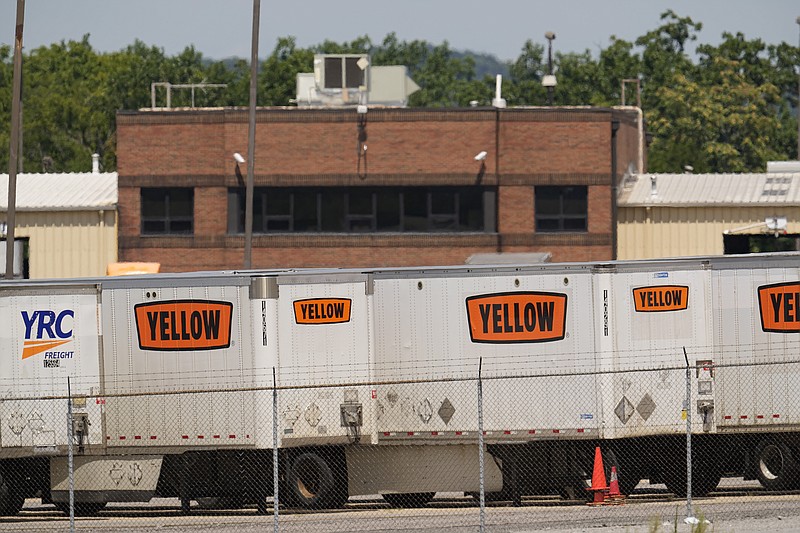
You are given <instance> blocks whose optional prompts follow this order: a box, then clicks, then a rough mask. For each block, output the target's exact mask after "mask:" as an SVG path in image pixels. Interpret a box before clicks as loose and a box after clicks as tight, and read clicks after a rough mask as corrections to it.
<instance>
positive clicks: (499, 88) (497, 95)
mask: <svg viewBox="0 0 800 533" xmlns="http://www.w3.org/2000/svg"><path fill="white" fill-rule="evenodd" d="M502 92H503V75H502V74H498V75H497V79H496V81H495V85H494V100H492V105H493V106H494V107H497V108H501V109H502V108H504V107H505V106H506V101H505V99H504V98H503V97H502Z"/></svg>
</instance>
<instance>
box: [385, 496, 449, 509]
mask: <svg viewBox="0 0 800 533" xmlns="http://www.w3.org/2000/svg"><path fill="white" fill-rule="evenodd" d="M435 494H436V493H435V492H410V493H405V494H381V496H383V499H384V500H386V503H388V504H389V505H391V506H392V507H398V508H400V509H411V508H414V507H425V504H427V503H428V502H429V501H431V500H432V499H433V497H434V496H435Z"/></svg>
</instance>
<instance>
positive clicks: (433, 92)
mask: <svg viewBox="0 0 800 533" xmlns="http://www.w3.org/2000/svg"><path fill="white" fill-rule="evenodd" d="M701 29H702V24H701V23H699V22H695V21H693V20H692V19H691V18H689V17H680V16H678V15H677V14H676V13H675V12H673V11H671V10H668V11H666V12H665V13H664V14H663V15H662V17H661V23H660V25H659V26H658V27H657V28H655V29H653V30H650V31H647V32H645V33H644V34H643V35H642V36H641V37H639V38H637V39H636V40H635V41H633V42H627V41H624V40H621V39H618V38H617V37H615V36H611V37H610V40H609V44H608V46H607V47H605V48H602V49H601V50H600V51H599V54H597V55H596V56H595V55H593V54H592V53H590V52H589V51H588V50H586V51H584V52H580V53H573V52H570V53H563V52H560V51H558V50H557V49H556V50H555V51H554V65H553V67H554V73H555V74H556V76H557V79H558V85H557V86H556V88H555V89H554V103H555V104H556V105H565V106H584V105H586V106H602V107H610V106H614V105H618V104H620V103H621V91H622V83H623V80H639V82H640V84H641V101H642V109H643V111H644V115H645V119H646V121H647V130H648V132H649V133H651V134H653V142H652V144H651V145H650V149H649V153H648V162H649V170H650V171H654V172H680V171H682V169H683V167H684V166H685V165H692V166H693V167H694V168H695V170H696V171H698V172H748V171H763V169H764V167H765V164H766V161H768V160H782V159H789V158H794V157H795V153H796V152H795V150H796V146H797V118H796V112H797V109H798V96H797V72H796V68H797V65H798V64H800V48H798V47H795V46H792V45H789V44H787V43H781V44H779V45H770V46H766V45H765V44H764V43H763V42H762V41H761V40H759V39H754V40H748V39H746V38H745V36H744V35H742V34H740V33H737V34H730V33H724V34H723V35H722V41H721V43H720V44H719V45H717V46H711V45H701V46H698V47H697V54H696V58H697V59H696V60H695V61H693V60H692V59H691V58H690V57H689V56H688V55H687V53H686V48H687V45H688V44H689V43H691V42H692V41H694V40H696V38H697V33H698V32H699V31H700V30H701ZM316 53H336V54H344V53H365V54H369V55H370V56H371V60H372V63H373V64H374V65H406V66H407V67H408V69H409V75H410V76H411V77H412V79H414V81H415V82H416V83H417V84H418V85H419V86H420V87H421V89H420V91H418V92H417V93H415V94H413V95H412V96H411V98H410V103H409V104H410V105H411V106H417V107H453V106H458V107H463V106H468V105H470V103H471V102H473V101H475V102H478V105H482V106H487V105H490V104H491V100H492V98H493V96H494V85H495V74H503V97H504V98H505V99H506V100H507V101H508V104H509V106H524V105H533V106H543V105H547V92H546V90H545V88H544V87H542V78H543V76H544V75H545V74H547V68H548V67H547V58H546V50H545V46H544V44H543V43H534V42H533V41H530V40H529V41H527V42H526V43H524V45H523V46H522V48H521V49H520V53H519V56H518V57H517V58H516V59H515V60H514V61H511V62H508V63H502V62H499V61H497V59H496V58H494V57H493V56H491V55H487V54H475V53H471V52H458V51H454V50H452V49H451V48H450V45H449V44H448V43H447V42H446V41H445V42H443V43H441V44H438V45H437V44H431V43H429V42H427V41H423V40H412V41H402V40H400V39H399V38H398V37H397V35H396V34H394V33H390V34H388V35H387V36H386V37H385V38H384V39H383V41H382V42H380V43H379V44H377V43H374V42H373V41H372V40H371V39H370V38H369V37H368V36H366V35H364V36H361V37H357V38H356V39H354V40H353V41H351V42H343V43H336V42H332V41H328V40H326V41H323V42H322V43H320V44H318V45H315V46H312V47H309V48H300V47H298V46H297V43H296V40H295V38H294V37H281V38H279V39H278V40H277V42H276V43H275V46H274V48H273V50H272V51H271V53H270V54H269V56H268V57H267V58H265V59H263V60H262V61H261V64H260V65H259V74H258V80H259V82H258V93H257V103H258V105H259V106H286V105H291V101H292V99H294V98H295V91H296V77H297V74H298V73H300V72H312V71H313V57H314V54H316ZM12 63H13V50H12V49H11V48H10V47H9V46H7V45H4V46H0V146H8V143H9V135H10V132H9V129H10V128H9V126H10V122H11V121H10V118H11V87H12V71H13V64H12ZM23 64H24V66H23V72H24V79H25V84H24V85H25V86H24V91H23V102H24V119H23V126H24V128H23V129H24V142H23V157H24V165H25V170H26V171H28V172H36V171H42V170H45V167H47V169H48V170H52V171H82V170H86V169H87V168H88V166H89V162H90V154H91V153H93V152H97V153H99V154H100V155H101V161H102V163H103V167H104V169H105V170H113V169H114V168H115V167H116V154H115V144H116V143H115V120H116V113H117V112H118V111H119V110H130V109H139V108H143V107H149V106H150V105H151V83H153V82H170V83H172V84H189V83H201V82H206V83H215V84H226V87H225V88H224V89H213V88H209V89H206V90H200V89H196V90H195V91H194V105H195V106H197V107H207V106H246V105H248V102H249V85H250V65H249V61H248V60H246V59H238V58H229V59H226V60H224V61H212V60H209V59H206V58H204V57H203V55H202V54H201V53H200V52H198V51H197V50H195V49H194V47H191V46H189V47H187V48H185V49H184V50H183V51H182V52H180V53H178V54H177V55H174V56H167V55H165V54H164V51H163V49H161V48H159V47H156V46H149V45H146V44H145V43H143V42H141V41H138V40H137V41H135V42H134V43H133V44H131V45H129V46H128V47H126V48H124V49H122V50H120V51H117V52H111V53H97V52H96V51H95V50H93V49H92V47H91V45H90V44H89V38H88V36H85V37H84V38H83V39H81V40H79V41H68V42H63V41H62V42H60V43H57V44H53V45H50V46H43V47H39V48H36V49H33V50H30V51H27V52H26V53H25V54H24V62H23ZM625 88H626V101H627V104H628V105H631V104H635V102H636V94H635V85H633V84H628V85H626V87H625ZM165 101H166V94H165V90H164V89H163V88H157V90H156V105H157V106H163V105H165V103H166V102H165ZM192 103H193V101H192V93H191V92H190V91H189V90H173V91H172V102H171V104H172V106H173V107H180V106H190V105H192ZM50 162H52V163H50ZM45 163H47V165H45ZM7 166H8V150H5V149H0V168H3V171H5V170H6V168H7Z"/></svg>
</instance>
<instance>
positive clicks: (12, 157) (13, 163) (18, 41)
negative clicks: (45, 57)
mask: <svg viewBox="0 0 800 533" xmlns="http://www.w3.org/2000/svg"><path fill="white" fill-rule="evenodd" d="M24 20H25V0H17V24H16V26H15V29H14V82H13V85H14V88H13V90H12V96H11V139H10V140H9V151H8V213H7V220H6V224H7V230H6V279H14V225H15V223H16V220H15V219H16V204H17V158H18V157H19V153H18V151H19V144H20V142H19V123H20V105H21V104H22V27H23V25H24Z"/></svg>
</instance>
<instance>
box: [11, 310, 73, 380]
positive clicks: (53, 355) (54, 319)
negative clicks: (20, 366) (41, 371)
mask: <svg viewBox="0 0 800 533" xmlns="http://www.w3.org/2000/svg"><path fill="white" fill-rule="evenodd" d="M74 322H75V311H73V310H72V309H64V310H63V311H58V312H56V311H52V310H50V309H43V310H37V311H32V312H30V313H29V312H28V311H22V323H23V324H24V326H25V342H24V344H23V348H22V358H23V359H27V358H28V357H32V356H34V355H36V354H40V353H42V352H45V354H44V357H45V359H46V361H45V366H58V364H57V363H58V360H59V359H72V357H73V355H75V352H73V351H59V350H55V348H58V347H60V346H62V345H64V344H66V343H68V342H70V341H72V340H73V338H72V328H73V324H74ZM48 362H52V363H53V364H49V365H48V364H47V363H48Z"/></svg>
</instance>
